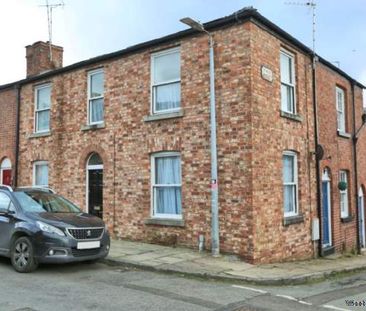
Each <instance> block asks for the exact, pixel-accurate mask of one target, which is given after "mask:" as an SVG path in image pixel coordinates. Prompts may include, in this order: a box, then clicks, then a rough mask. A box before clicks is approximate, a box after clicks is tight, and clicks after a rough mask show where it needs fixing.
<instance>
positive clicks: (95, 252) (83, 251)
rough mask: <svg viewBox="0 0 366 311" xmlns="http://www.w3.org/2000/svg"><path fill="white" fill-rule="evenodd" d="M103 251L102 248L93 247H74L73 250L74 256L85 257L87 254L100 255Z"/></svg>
mask: <svg viewBox="0 0 366 311" xmlns="http://www.w3.org/2000/svg"><path fill="white" fill-rule="evenodd" d="M100 251H101V248H92V249H76V248H72V249H71V252H72V255H73V256H74V257H85V256H94V255H98V254H99V253H100Z"/></svg>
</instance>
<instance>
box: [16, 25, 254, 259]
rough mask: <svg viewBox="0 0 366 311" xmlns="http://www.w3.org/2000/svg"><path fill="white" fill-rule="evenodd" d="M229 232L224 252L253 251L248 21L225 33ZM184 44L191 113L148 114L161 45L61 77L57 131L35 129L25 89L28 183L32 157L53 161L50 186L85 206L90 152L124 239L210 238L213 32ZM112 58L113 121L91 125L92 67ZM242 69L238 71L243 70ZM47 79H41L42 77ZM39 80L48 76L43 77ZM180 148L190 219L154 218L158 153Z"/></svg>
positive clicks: (222, 88)
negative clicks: (153, 56)
mask: <svg viewBox="0 0 366 311" xmlns="http://www.w3.org/2000/svg"><path fill="white" fill-rule="evenodd" d="M215 41H216V46H215V51H216V59H215V62H216V68H217V70H216V87H217V93H216V95H217V124H218V146H219V147H218V159H219V160H218V161H219V185H220V190H219V191H220V240H221V248H222V251H223V252H230V253H235V254H239V255H241V256H243V257H245V258H248V260H249V259H250V258H251V257H252V256H253V255H252V252H253V242H252V238H253V233H252V232H253V229H252V221H253V217H252V215H251V182H252V181H251V168H250V166H251V147H250V146H251V125H250V122H251V113H250V109H248V107H250V96H249V95H250V84H249V79H250V73H251V72H250V57H249V51H250V50H249V31H248V24H247V25H243V24H241V25H237V26H234V27H230V28H226V29H222V30H219V31H216V32H215ZM177 44H180V46H181V88H182V95H181V98H182V108H183V110H184V117H182V118H177V119H169V120H161V121H154V122H144V120H143V119H144V117H145V116H148V115H149V112H150V53H151V52H153V51H157V50H161V49H163V48H166V47H168V46H158V47H156V48H154V49H153V50H147V51H143V52H140V53H136V54H133V55H129V56H125V57H122V58H120V59H116V60H113V61H107V62H104V63H101V64H97V65H96V66H93V67H89V68H83V69H79V70H75V71H73V72H70V73H65V74H63V75H59V76H56V77H54V78H52V79H50V80H49V81H47V82H51V83H52V107H51V115H52V117H51V133H52V134H51V136H48V137H39V138H30V135H31V134H32V132H33V112H34V102H33V101H34V85H32V84H29V85H25V86H24V87H23V89H22V106H21V121H20V169H19V179H20V184H23V185H26V184H30V183H31V182H32V163H33V162H34V161H36V160H48V161H49V172H50V180H49V182H50V186H52V187H53V188H55V189H57V191H58V192H60V193H61V194H64V195H66V196H67V197H69V198H70V199H71V200H73V201H75V202H76V203H78V204H79V205H80V206H81V207H82V208H85V191H86V186H85V179H86V160H87V157H88V155H89V154H90V153H91V152H93V151H96V152H99V153H100V155H101V156H102V158H103V161H104V212H105V213H104V215H105V216H104V217H105V220H106V221H107V223H108V225H109V226H110V228H111V229H112V231H113V232H114V234H115V236H116V237H118V238H126V239H133V240H145V241H154V242H161V243H164V242H167V241H173V240H175V239H176V240H177V243H178V244H180V245H188V246H191V247H197V245H198V235H199V234H204V235H205V236H206V245H207V247H209V246H210V218H211V216H210V215H211V212H210V211H211V206H210V198H211V195H210V144H209V141H210V136H209V133H210V132H209V76H208V73H209V71H208V68H209V59H208V39H207V37H206V36H205V35H199V36H196V37H193V38H187V39H184V40H182V41H181V42H172V43H171V45H169V46H176V45H177ZM100 66H103V68H104V74H105V124H106V126H105V128H104V129H99V130H96V131H91V130H89V131H82V130H81V126H82V125H85V124H86V118H87V116H86V114H87V71H88V70H90V69H94V68H95V67H100ZM233 77H234V78H233ZM39 82H41V81H39ZM37 83H38V82H37ZM158 151H180V152H181V158H182V181H183V185H182V191H183V199H182V201H183V218H184V225H185V226H184V227H183V228H179V227H165V226H157V225H146V224H144V221H145V220H146V219H148V218H149V217H150V154H151V153H153V152H158Z"/></svg>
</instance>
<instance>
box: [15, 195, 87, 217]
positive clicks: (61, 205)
mask: <svg viewBox="0 0 366 311" xmlns="http://www.w3.org/2000/svg"><path fill="white" fill-rule="evenodd" d="M13 194H14V196H15V197H16V198H17V200H18V202H19V204H20V205H21V207H22V209H23V211H25V212H35V213H40V212H49V213H80V212H81V211H80V209H79V208H78V207H77V206H76V205H75V204H73V203H71V202H70V201H68V200H66V199H65V198H63V197H62V196H60V195H57V194H53V193H47V192H41V191H37V192H33V191H29V192H27V191H16V192H14V193H13Z"/></svg>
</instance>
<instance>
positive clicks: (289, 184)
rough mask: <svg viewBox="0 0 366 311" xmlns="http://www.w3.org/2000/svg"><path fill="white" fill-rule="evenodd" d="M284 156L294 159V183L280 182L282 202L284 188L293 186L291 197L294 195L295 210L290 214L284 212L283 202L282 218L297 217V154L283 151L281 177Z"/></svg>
mask: <svg viewBox="0 0 366 311" xmlns="http://www.w3.org/2000/svg"><path fill="white" fill-rule="evenodd" d="M284 156H290V157H293V158H294V161H293V162H294V167H293V170H294V182H291V183H285V182H284V180H282V187H283V190H282V191H283V200H284V188H285V186H295V190H294V191H295V192H294V193H293V195H295V206H294V208H295V210H294V211H292V212H285V200H284V201H283V209H284V217H291V216H297V215H298V214H299V180H298V166H297V153H296V152H294V151H284V152H283V154H282V176H283V169H284V166H283V157H284Z"/></svg>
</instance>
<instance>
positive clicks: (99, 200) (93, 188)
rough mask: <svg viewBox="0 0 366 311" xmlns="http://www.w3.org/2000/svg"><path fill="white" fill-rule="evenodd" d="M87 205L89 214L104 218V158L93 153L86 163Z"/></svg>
mask: <svg viewBox="0 0 366 311" xmlns="http://www.w3.org/2000/svg"><path fill="white" fill-rule="evenodd" d="M86 185H87V192H86V194H87V195H86V200H87V201H86V203H87V204H86V205H87V212H88V213H89V214H92V215H95V216H98V217H100V218H103V160H102V158H101V157H100V156H99V154H98V153H92V154H91V155H90V156H89V159H88V161H87V164H86Z"/></svg>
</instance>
